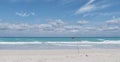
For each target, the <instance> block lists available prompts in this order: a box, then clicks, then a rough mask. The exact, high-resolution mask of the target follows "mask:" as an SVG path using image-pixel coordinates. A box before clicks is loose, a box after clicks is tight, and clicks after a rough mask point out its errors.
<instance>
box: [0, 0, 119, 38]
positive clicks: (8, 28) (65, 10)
mask: <svg viewBox="0 0 120 62" xmlns="http://www.w3.org/2000/svg"><path fill="white" fill-rule="evenodd" d="M119 6H120V0H0V37H74V36H76V37H120V8H119Z"/></svg>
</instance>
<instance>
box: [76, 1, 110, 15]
mask: <svg viewBox="0 0 120 62" xmlns="http://www.w3.org/2000/svg"><path fill="white" fill-rule="evenodd" d="M94 1H95V0H89V1H88V3H86V4H85V5H83V6H82V7H80V8H79V9H78V10H77V11H76V12H75V14H82V13H86V12H91V11H95V10H100V9H104V8H106V7H109V6H110V5H108V4H103V3H102V4H93V2H94Z"/></svg>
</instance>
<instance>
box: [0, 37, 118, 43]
mask: <svg viewBox="0 0 120 62" xmlns="http://www.w3.org/2000/svg"><path fill="white" fill-rule="evenodd" d="M105 40H110V41H119V40H120V38H119V37H106V38H105V37H76V38H72V37H36V38H35V37H29V38H28V37H26V38H23V37H13V38H12V37H9V38H0V42H34V41H39V42H47V41H50V42H61V41H64V42H81V41H88V42H103V41H105Z"/></svg>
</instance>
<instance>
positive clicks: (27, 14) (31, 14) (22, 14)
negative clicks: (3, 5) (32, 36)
mask: <svg viewBox="0 0 120 62" xmlns="http://www.w3.org/2000/svg"><path fill="white" fill-rule="evenodd" d="M15 14H16V15H17V16H21V17H28V16H34V15H35V13H34V12H16V13H15Z"/></svg>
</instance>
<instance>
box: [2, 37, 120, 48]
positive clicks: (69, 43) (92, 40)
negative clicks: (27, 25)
mask: <svg viewBox="0 0 120 62" xmlns="http://www.w3.org/2000/svg"><path fill="white" fill-rule="evenodd" d="M76 48H79V49H101V48H102V49H120V38H119V37H2V38H0V49H1V50H2V49H17V50H22V49H23V50H24V49H25V50H26V49H28V50H29V49H30V50H34V49H36V50H39V49H76Z"/></svg>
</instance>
